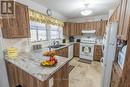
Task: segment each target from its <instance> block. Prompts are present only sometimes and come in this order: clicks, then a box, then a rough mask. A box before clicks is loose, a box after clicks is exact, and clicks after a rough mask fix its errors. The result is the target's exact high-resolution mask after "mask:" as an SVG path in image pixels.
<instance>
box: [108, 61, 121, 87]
mask: <svg viewBox="0 0 130 87" xmlns="http://www.w3.org/2000/svg"><path fill="white" fill-rule="evenodd" d="M121 73H122V70H121V69H120V67H119V65H118V64H117V63H114V64H113V68H112V76H111V84H110V87H118V85H119V82H120V78H121Z"/></svg>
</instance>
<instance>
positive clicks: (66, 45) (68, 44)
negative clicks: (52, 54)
mask: <svg viewBox="0 0 130 87" xmlns="http://www.w3.org/2000/svg"><path fill="white" fill-rule="evenodd" d="M75 43H78V42H68V43H62V45H65V46H62V47H59V48H51V49H52V50H60V49H62V48H65V47H68V46H71V45H74V44H75ZM45 49H47V50H49V48H47V47H45Z"/></svg>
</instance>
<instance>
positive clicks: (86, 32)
mask: <svg viewBox="0 0 130 87" xmlns="http://www.w3.org/2000/svg"><path fill="white" fill-rule="evenodd" d="M82 33H83V34H94V33H96V30H82Z"/></svg>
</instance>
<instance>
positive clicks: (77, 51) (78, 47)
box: [74, 43, 80, 57]
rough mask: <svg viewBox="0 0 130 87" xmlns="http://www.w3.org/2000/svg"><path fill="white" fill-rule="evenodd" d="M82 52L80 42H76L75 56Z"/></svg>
mask: <svg viewBox="0 0 130 87" xmlns="http://www.w3.org/2000/svg"><path fill="white" fill-rule="evenodd" d="M79 54H80V43H75V44H74V57H79Z"/></svg>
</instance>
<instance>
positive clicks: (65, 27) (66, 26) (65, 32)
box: [63, 22, 70, 36]
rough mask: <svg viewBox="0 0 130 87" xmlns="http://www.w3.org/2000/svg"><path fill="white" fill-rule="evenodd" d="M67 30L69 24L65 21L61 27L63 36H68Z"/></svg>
mask: <svg viewBox="0 0 130 87" xmlns="http://www.w3.org/2000/svg"><path fill="white" fill-rule="evenodd" d="M69 30H70V24H69V23H67V22H65V23H64V28H63V34H64V35H65V36H70V32H69Z"/></svg>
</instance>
